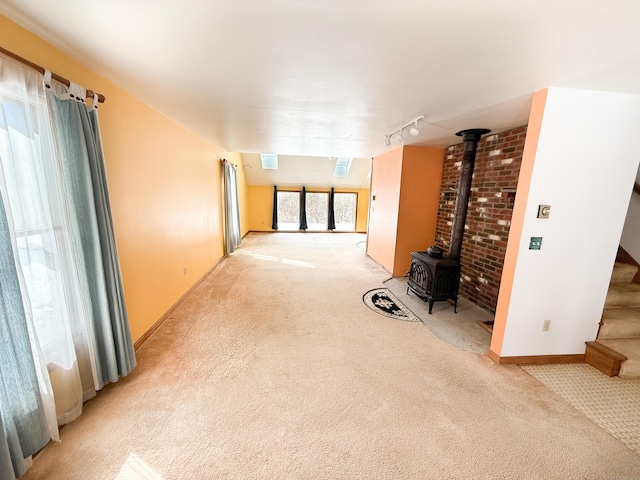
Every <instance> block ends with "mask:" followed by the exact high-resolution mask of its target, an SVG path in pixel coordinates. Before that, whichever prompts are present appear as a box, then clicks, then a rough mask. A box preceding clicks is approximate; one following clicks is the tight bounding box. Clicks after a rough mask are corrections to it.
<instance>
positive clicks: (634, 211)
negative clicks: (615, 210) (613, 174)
mask: <svg viewBox="0 0 640 480" xmlns="http://www.w3.org/2000/svg"><path fill="white" fill-rule="evenodd" d="M636 182H638V183H639V184H640V170H638V174H637V175H636ZM620 245H622V248H624V249H625V250H626V252H627V253H628V254H629V255H631V256H632V257H633V259H634V260H635V261H636V262H639V263H640V195H637V194H633V195H631V201H630V202H629V210H628V211H627V219H626V220H625V222H624V229H623V230H622V238H621V239H620Z"/></svg>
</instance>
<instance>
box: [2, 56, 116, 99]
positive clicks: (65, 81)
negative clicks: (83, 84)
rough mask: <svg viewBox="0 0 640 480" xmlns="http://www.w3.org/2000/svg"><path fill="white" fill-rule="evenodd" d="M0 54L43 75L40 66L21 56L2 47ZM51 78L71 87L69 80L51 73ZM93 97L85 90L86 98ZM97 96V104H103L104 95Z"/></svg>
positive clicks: (91, 91)
mask: <svg viewBox="0 0 640 480" xmlns="http://www.w3.org/2000/svg"><path fill="white" fill-rule="evenodd" d="M0 52H1V53H4V54H5V55H6V56H7V57H11V58H13V59H14V60H17V61H18V62H20V63H23V64H24V65H26V66H27V67H30V68H33V69H34V70H37V71H38V72H40V73H42V74H44V71H45V69H44V67H41V66H40V65H36V64H35V63H33V62H30V61H29V60H27V59H26V58H22V57H21V56H19V55H16V54H15V53H13V52H10V51H9V50H7V49H5V48H2V47H0ZM51 78H53V79H54V80H57V81H58V82H60V83H64V84H65V85H66V86H67V87H68V86H70V85H71V82H70V81H69V80H67V79H66V78H64V77H61V76H60V75H58V74H57V73H53V72H51ZM93 95H94V92H93V90H87V98H93ZM97 95H98V102H100V103H104V101H105V98H104V95H102V94H101V93H98V94H97Z"/></svg>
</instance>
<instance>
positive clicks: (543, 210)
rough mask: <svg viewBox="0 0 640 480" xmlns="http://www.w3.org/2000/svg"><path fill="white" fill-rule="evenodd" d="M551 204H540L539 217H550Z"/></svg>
mask: <svg viewBox="0 0 640 480" xmlns="http://www.w3.org/2000/svg"><path fill="white" fill-rule="evenodd" d="M549 213H551V205H538V218H549Z"/></svg>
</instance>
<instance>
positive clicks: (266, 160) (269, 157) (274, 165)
mask: <svg viewBox="0 0 640 480" xmlns="http://www.w3.org/2000/svg"><path fill="white" fill-rule="evenodd" d="M260 159H261V160H262V169H263V170H277V169H278V154H277V153H261V154H260Z"/></svg>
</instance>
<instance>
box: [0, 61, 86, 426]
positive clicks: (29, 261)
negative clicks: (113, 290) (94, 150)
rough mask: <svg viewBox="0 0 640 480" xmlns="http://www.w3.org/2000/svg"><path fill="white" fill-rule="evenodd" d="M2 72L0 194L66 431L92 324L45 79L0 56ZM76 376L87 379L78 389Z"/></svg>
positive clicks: (78, 399) (78, 395)
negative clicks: (77, 256) (77, 264)
mask: <svg viewBox="0 0 640 480" xmlns="http://www.w3.org/2000/svg"><path fill="white" fill-rule="evenodd" d="M0 70H1V80H2V81H1V82H0V104H1V107H2V108H1V112H0V163H1V167H2V168H1V172H2V177H3V181H2V182H0V188H2V189H3V191H2V193H3V196H4V197H5V198H6V199H8V201H7V202H6V204H5V209H6V215H7V217H8V218H9V220H10V222H11V223H12V224H13V228H12V229H11V234H12V239H13V241H14V243H15V247H16V249H17V260H18V261H17V263H18V273H19V275H21V276H22V278H23V279H24V283H23V292H22V293H23V298H24V302H25V304H26V310H27V311H29V312H31V315H32V318H33V324H34V332H33V333H34V336H35V338H36V339H37V343H38V346H39V348H40V349H41V351H42V354H43V361H44V362H45V363H46V367H47V370H48V376H49V378H50V382H51V386H52V389H53V393H54V397H53V398H54V401H55V410H56V413H55V415H54V418H55V417H57V424H64V423H68V422H70V421H72V420H73V419H75V418H76V417H77V416H78V415H80V413H81V411H82V403H83V400H86V398H88V397H90V396H91V395H93V394H94V393H95V390H94V389H93V381H92V378H91V377H92V374H91V372H92V369H95V367H92V365H91V358H92V355H91V350H92V342H91V341H90V339H91V336H92V332H91V325H90V324H89V323H88V322H87V314H86V309H87V305H86V304H84V303H83V295H82V292H81V290H80V289H81V286H80V285H79V282H78V273H77V267H76V253H75V252H74V250H73V243H72V241H71V240H72V236H71V233H70V229H69V224H68V218H69V214H68V211H66V209H65V192H64V190H63V188H62V184H61V174H60V167H59V162H58V159H57V155H56V150H55V148H54V146H53V142H52V137H51V133H50V131H51V130H50V125H49V119H48V111H47V103H46V99H45V92H44V86H43V83H42V80H43V77H42V75H40V74H39V73H38V72H34V71H33V70H31V69H29V68H27V67H24V66H22V65H21V64H19V63H17V62H14V61H12V60H10V59H6V58H5V57H0ZM78 358H81V359H83V363H82V364H79V363H78ZM81 371H82V372H84V373H85V376H88V377H89V384H90V385H89V386H87V385H85V387H84V388H83V384H82V380H81ZM49 390H51V389H49ZM53 427H54V426H52V425H50V430H51V429H52V428H53ZM56 435H57V430H56ZM54 438H55V437H54Z"/></svg>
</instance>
